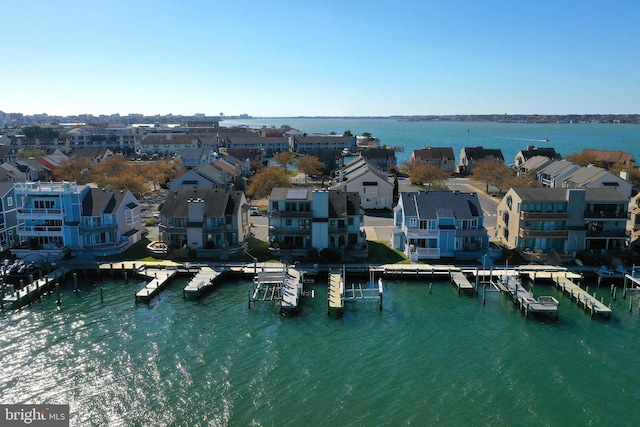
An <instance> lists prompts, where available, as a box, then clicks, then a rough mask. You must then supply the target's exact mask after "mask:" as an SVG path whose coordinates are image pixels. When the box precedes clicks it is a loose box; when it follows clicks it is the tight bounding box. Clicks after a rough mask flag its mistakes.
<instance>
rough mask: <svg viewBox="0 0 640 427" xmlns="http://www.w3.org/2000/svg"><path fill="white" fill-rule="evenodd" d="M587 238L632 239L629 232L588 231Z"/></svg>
mask: <svg viewBox="0 0 640 427" xmlns="http://www.w3.org/2000/svg"><path fill="white" fill-rule="evenodd" d="M587 237H603V238H612V237H613V238H618V239H628V238H630V237H631V231H629V230H587Z"/></svg>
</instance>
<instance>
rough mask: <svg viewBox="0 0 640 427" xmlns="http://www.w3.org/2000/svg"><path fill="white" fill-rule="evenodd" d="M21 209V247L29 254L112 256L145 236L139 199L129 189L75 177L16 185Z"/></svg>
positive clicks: (21, 252)
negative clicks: (92, 185) (97, 184)
mask: <svg viewBox="0 0 640 427" xmlns="http://www.w3.org/2000/svg"><path fill="white" fill-rule="evenodd" d="M14 192H15V197H16V203H17V208H18V213H17V222H18V228H17V236H18V245H19V246H18V247H14V248H12V253H13V254H14V255H17V256H20V257H27V258H38V257H40V258H48V259H54V258H59V257H61V256H63V255H64V254H66V253H69V252H70V253H71V254H73V255H78V254H93V255H100V256H106V255H113V254H118V253H121V252H123V251H125V250H126V249H128V248H129V247H130V246H131V245H133V244H134V243H136V242H138V241H140V239H141V238H142V224H141V216H140V203H139V202H138V201H137V200H136V198H135V197H134V196H133V195H132V194H131V193H130V192H129V191H112V190H108V189H97V188H90V187H88V186H86V185H77V184H76V183H75V182H23V183H15V184H14Z"/></svg>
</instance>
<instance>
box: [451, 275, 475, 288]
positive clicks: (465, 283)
mask: <svg viewBox="0 0 640 427" xmlns="http://www.w3.org/2000/svg"><path fill="white" fill-rule="evenodd" d="M451 283H453V284H454V285H455V287H456V288H457V289H458V293H460V291H461V290H462V291H472V292H473V291H475V287H474V286H473V285H472V284H471V282H469V279H467V276H465V275H464V273H463V272H462V271H460V270H457V271H451Z"/></svg>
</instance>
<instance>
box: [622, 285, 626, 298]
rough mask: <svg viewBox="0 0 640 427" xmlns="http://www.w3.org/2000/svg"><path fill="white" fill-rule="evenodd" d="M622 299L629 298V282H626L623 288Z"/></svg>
mask: <svg viewBox="0 0 640 427" xmlns="http://www.w3.org/2000/svg"><path fill="white" fill-rule="evenodd" d="M622 299H627V283H626V282H625V284H624V288H622Z"/></svg>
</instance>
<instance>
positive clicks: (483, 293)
mask: <svg viewBox="0 0 640 427" xmlns="http://www.w3.org/2000/svg"><path fill="white" fill-rule="evenodd" d="M486 302H487V284H486V283H485V284H483V285H482V305H485V303H486Z"/></svg>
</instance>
